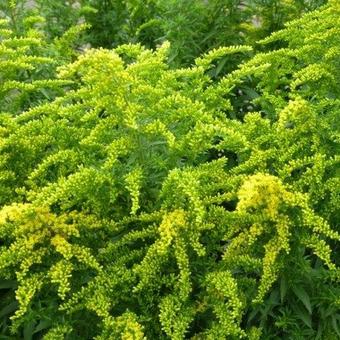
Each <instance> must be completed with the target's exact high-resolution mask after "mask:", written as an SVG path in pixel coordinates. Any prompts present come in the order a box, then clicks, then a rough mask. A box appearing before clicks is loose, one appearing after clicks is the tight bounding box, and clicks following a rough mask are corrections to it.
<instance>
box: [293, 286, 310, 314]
mask: <svg viewBox="0 0 340 340" xmlns="http://www.w3.org/2000/svg"><path fill="white" fill-rule="evenodd" d="M293 292H294V294H295V295H296V297H297V298H298V299H299V300H300V301H301V302H302V303H303V304H304V306H305V307H306V309H307V310H308V312H309V313H310V314H312V306H311V303H310V299H309V295H308V293H307V292H306V291H305V290H304V288H302V287H299V286H294V287H293Z"/></svg>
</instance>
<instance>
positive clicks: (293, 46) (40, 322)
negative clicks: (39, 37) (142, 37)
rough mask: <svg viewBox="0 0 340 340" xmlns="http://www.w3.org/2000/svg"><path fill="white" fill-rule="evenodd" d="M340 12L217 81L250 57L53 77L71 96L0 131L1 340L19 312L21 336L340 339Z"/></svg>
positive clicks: (289, 34)
mask: <svg viewBox="0 0 340 340" xmlns="http://www.w3.org/2000/svg"><path fill="white" fill-rule="evenodd" d="M339 18H340V8H339V5H338V4H337V1H336V0H334V1H331V2H330V4H329V5H328V6H326V7H323V8H321V9H320V10H317V11H314V12H311V13H309V14H307V15H305V16H304V17H303V18H302V19H299V20H297V21H294V22H291V23H290V24H289V25H288V26H287V28H286V29H285V30H283V31H279V32H277V33H275V34H273V35H272V36H271V37H269V38H267V39H265V40H264V41H263V42H262V43H263V44H269V43H272V42H276V41H283V42H285V44H286V45H287V47H285V48H282V49H278V50H273V51H272V52H268V53H262V54H257V55H256V56H255V57H254V58H252V59H251V60H250V61H248V62H247V63H244V64H243V65H241V66H240V68H238V69H236V70H234V71H232V72H231V73H229V74H227V75H226V76H224V77H223V78H222V79H221V80H219V81H213V79H212V76H211V71H212V70H214V69H215V68H216V62H217V61H218V60H221V58H223V57H224V56H230V55H235V53H236V55H238V54H239V53H248V52H249V51H250V50H251V48H249V47H246V46H243V47H225V48H220V49H217V50H213V51H211V52H209V53H208V54H206V55H204V56H203V57H201V58H197V59H196V61H195V66H193V67H191V68H181V69H171V68H170V67H169V65H168V63H167V62H166V59H167V56H168V55H169V53H171V50H170V51H169V46H168V45H167V44H164V45H163V46H162V47H160V48H159V49H158V50H157V51H154V52H152V51H150V50H148V49H145V48H143V47H141V46H139V45H122V46H120V47H117V48H116V49H114V50H105V49H97V50H90V51H88V52H87V53H86V54H84V55H82V56H80V57H79V58H78V59H77V60H76V61H75V62H74V63H71V64H69V65H64V66H62V67H60V68H59V71H58V77H59V78H58V79H59V80H61V81H65V82H72V85H70V86H72V88H71V90H70V91H68V92H67V93H65V94H63V95H61V96H59V97H57V98H56V99H55V100H52V101H51V102H48V103H44V104H42V105H40V106H34V107H32V108H31V109H29V110H27V111H26V112H23V113H22V114H20V115H17V116H15V117H12V118H10V119H7V120H5V121H4V122H2V125H1V130H0V131H1V135H0V179H1V187H0V188H1V189H0V190H1V192H0V198H1V203H0V204H1V206H2V208H1V210H0V249H1V253H0V279H1V281H0V289H2V290H5V292H6V297H5V299H3V300H2V301H4V302H2V301H1V302H0V320H1V323H0V327H1V329H2V333H3V334H4V335H7V334H8V333H9V326H8V325H9V323H10V322H9V315H10V314H11V313H13V311H14V310H15V312H14V314H13V315H12V316H11V317H10V320H11V328H10V330H11V331H12V333H14V334H17V336H18V337H20V338H23V337H27V338H29V337H30V336H32V335H33V334H34V335H35V336H44V339H59V338H60V339H90V338H94V337H95V338H96V339H119V338H121V339H143V338H144V337H146V338H148V339H162V338H164V339H166V338H171V339H183V338H191V339H226V338H227V339H240V338H249V339H270V338H292V339H300V338H321V339H333V338H334V339H336V338H337V337H338V336H339V335H340V334H339V332H338V326H339V325H338V324H339V318H340V312H339V305H340V301H339V293H340V292H339V285H338V282H339V279H340V271H339V265H340V263H339V262H340V261H339V257H338V256H336V253H337V251H339V241H340V234H339V232H340V230H339V227H338V224H337V221H338V218H339V216H338V209H337V207H338V205H339V195H338V192H339V188H340V186H339V177H338V176H337V175H338V165H339V164H338V163H339V159H338V156H337V153H338V150H339V148H338V139H339V124H338V123H337V118H338V114H339V110H340V102H339V99H338V98H339V91H340V89H339V85H338V84H339V81H340V68H339V60H340V59H339V52H340V51H339V46H340V41H339V37H340V35H339V33H340V20H339ZM302 28H303V29H302ZM8 173H10V174H11V176H14V177H10V178H9V177H8ZM14 291H15V297H16V300H17V302H18V304H19V306H17V304H16V302H15V301H14V295H13V294H14ZM45 333H46V334H45Z"/></svg>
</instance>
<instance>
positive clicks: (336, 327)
mask: <svg viewBox="0 0 340 340" xmlns="http://www.w3.org/2000/svg"><path fill="white" fill-rule="evenodd" d="M332 326H333V329H334V330H335V332H336V334H337V335H338V336H339V338H340V330H339V325H338V319H337V317H336V316H335V315H332Z"/></svg>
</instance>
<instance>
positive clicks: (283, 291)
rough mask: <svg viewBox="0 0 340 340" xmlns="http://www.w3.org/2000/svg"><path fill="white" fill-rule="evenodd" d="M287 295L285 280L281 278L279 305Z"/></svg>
mask: <svg viewBox="0 0 340 340" xmlns="http://www.w3.org/2000/svg"><path fill="white" fill-rule="evenodd" d="M286 294H287V280H286V278H285V277H284V276H282V277H281V281H280V298H281V303H282V302H283V300H284V298H285V296H286Z"/></svg>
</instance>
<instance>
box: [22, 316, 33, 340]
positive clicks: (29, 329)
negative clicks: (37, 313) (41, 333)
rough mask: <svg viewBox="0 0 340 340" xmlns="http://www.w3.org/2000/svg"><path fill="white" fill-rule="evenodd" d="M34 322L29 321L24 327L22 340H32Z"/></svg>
mask: <svg viewBox="0 0 340 340" xmlns="http://www.w3.org/2000/svg"><path fill="white" fill-rule="evenodd" d="M34 326H35V321H30V322H28V323H26V324H25V327H24V340H32V337H33V330H34Z"/></svg>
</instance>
